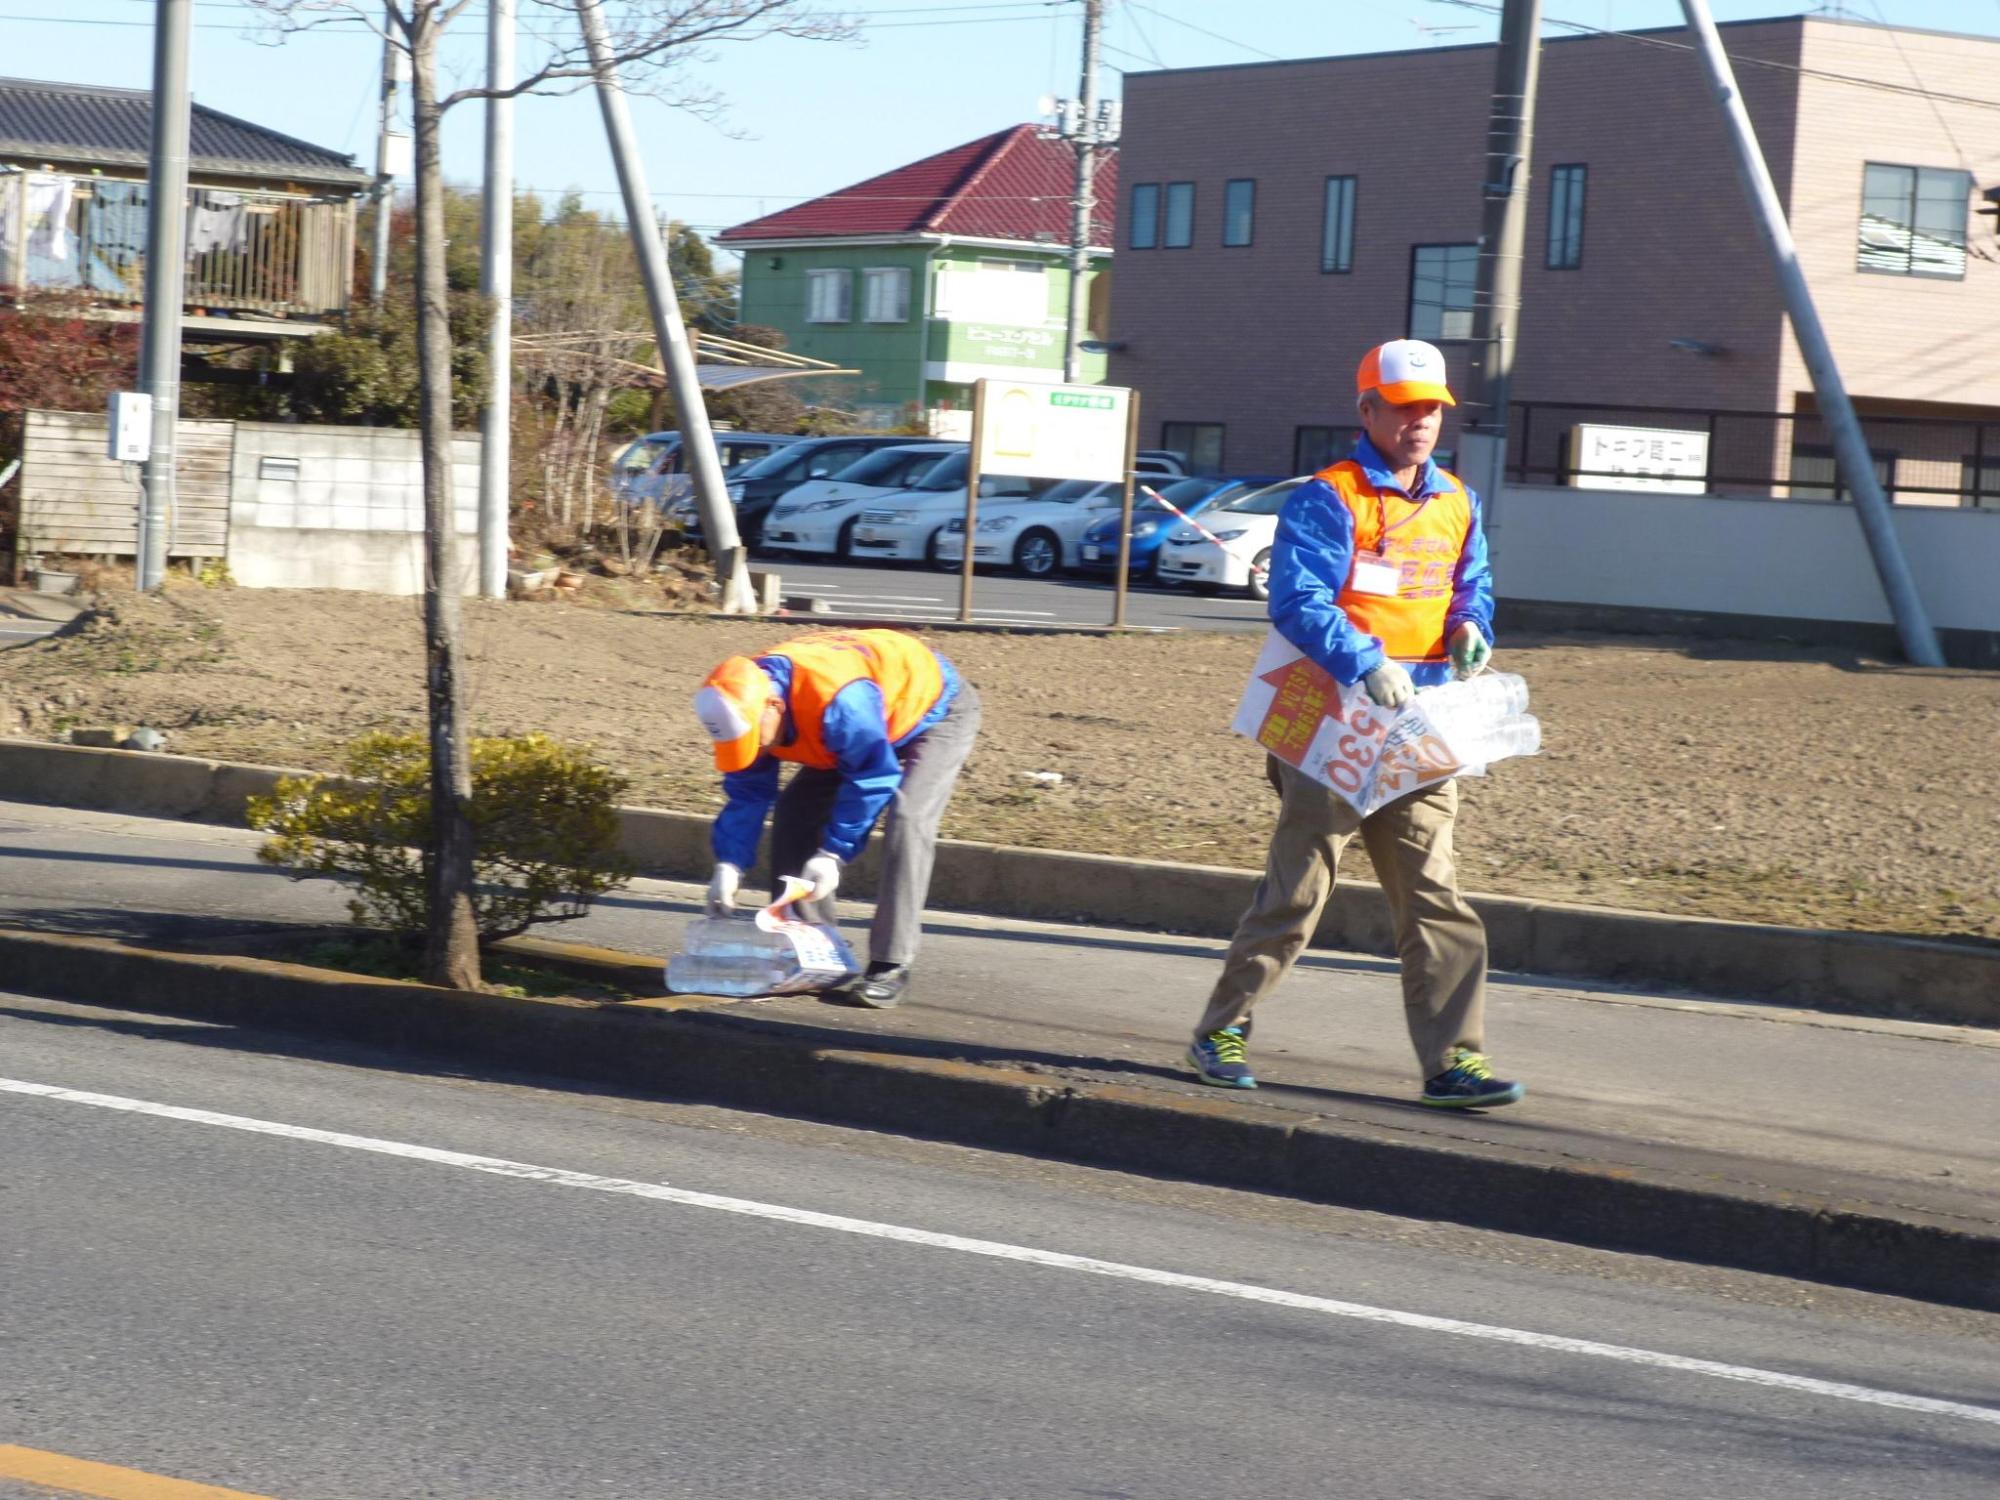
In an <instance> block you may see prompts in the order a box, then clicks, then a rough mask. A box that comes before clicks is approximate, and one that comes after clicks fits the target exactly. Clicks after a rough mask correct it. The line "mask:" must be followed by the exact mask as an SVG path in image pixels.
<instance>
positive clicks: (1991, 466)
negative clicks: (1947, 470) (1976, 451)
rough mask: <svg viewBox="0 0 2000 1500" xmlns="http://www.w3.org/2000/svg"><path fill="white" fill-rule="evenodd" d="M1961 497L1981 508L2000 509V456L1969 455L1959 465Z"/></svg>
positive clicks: (1969, 503)
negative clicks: (1980, 456)
mask: <svg viewBox="0 0 2000 1500" xmlns="http://www.w3.org/2000/svg"><path fill="white" fill-rule="evenodd" d="M1958 475H1959V478H1958V491H1959V498H1960V499H1961V500H1963V501H1964V502H1965V503H1966V504H1967V505H1971V506H1976V507H1978V508H1979V509H1981V510H2000V458H1976V457H1973V456H1972V455H1967V456H1966V457H1965V458H1963V459H1961V460H1960V461H1959V466H1958Z"/></svg>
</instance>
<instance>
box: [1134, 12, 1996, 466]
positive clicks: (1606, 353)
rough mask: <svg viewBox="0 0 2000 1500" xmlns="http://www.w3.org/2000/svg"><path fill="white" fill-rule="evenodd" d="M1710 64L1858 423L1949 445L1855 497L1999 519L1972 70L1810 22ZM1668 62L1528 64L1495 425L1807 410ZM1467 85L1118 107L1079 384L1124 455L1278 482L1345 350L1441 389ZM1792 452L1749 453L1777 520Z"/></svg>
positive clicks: (1680, 82)
mask: <svg viewBox="0 0 2000 1500" xmlns="http://www.w3.org/2000/svg"><path fill="white" fill-rule="evenodd" d="M1722 34H1723V39H1724V43H1725V46H1726V47H1727V49H1728V51H1729V53H1730V54H1731V56H1732V58H1733V59H1734V61H1735V67H1736V72H1737V77H1738V81H1739V82H1740V84H1741V86H1742V89H1743V93H1744V98H1745V102H1746V104H1747V106H1748V108H1749V111H1750V114H1751V117H1752V119H1753V121H1754V122H1755V124H1756V127H1757V132H1758V136H1759V138H1760V140H1761V141H1762V143H1763V147H1764V152H1765V155H1766V157H1767V159H1768V160H1769V163H1770V167H1771V172H1772V175H1773V177H1774V178H1775V180H1776V182H1777V186H1778V191H1779V194H1780V196H1781V198H1782V200H1783V201H1784V203H1785V206H1786V211H1787V214H1788V216H1789V218H1790V220H1791V224H1792V229H1793V233H1794V235H1795V237H1796V238H1797V241H1798V245H1799V255H1800V259H1801V261H1802V263H1803V265H1804V267H1805V270H1806V274H1807V277H1808V280H1809V282H1810V284H1811V286H1812V289H1813V293H1814V296H1815V299H1816V301H1817V303H1818V305H1819V309H1820V313H1821V316H1822V318H1823V319H1824V321H1825V322H1826V325H1827V329H1828V333H1829V336H1830V337H1831V339H1832V342H1833V347H1834V350H1835V352H1836V354H1837V355H1838V356H1839V359H1840V361H1841V365H1842V369H1843V372H1844V374H1845V376H1846V379H1847V381H1848V385H1849V389H1850V390H1851V392H1852V393H1853V395H1854V396H1855V398H1856V404H1857V406H1858V407H1859V408H1860V409H1861V410H1862V412H1863V413H1864V415H1872V416H1880V417H1887V416H1896V415H1901V416H1924V417H1937V418H1964V419H1966V421H1965V423H1964V432H1965V433H1966V434H1967V435H1966V436H1964V437H1954V438H1949V439H1946V440H1944V444H1943V449H1940V450H1939V451H1938V452H1937V453H1935V454H1931V455H1929V456H1927V457H1926V458H1925V460H1924V461H1923V462H1920V463H1912V462H1911V461H1910V459H1909V457H1908V455H1905V456H1904V457H1903V460H1902V472H1901V473H1900V475H1899V474H1898V473H1897V472H1896V470H1897V463H1898V457H1897V455H1896V454H1895V453H1894V452H1889V451H1884V452H1878V460H1877V461H1878V466H1886V467H1887V468H1888V470H1889V471H1890V472H1889V477H1890V479H1891V482H1892V486H1893V485H1894V484H1896V483H1902V484H1917V483H1920V482H1921V483H1926V484H1928V483H1929V482H1930V481H1931V480H1936V481H1937V483H1936V485H1935V486H1933V492H1932V493H1931V494H1930V495H1928V496H1927V497H1926V498H1927V499H1928V500H1929V502H1930V503H1933V504H1937V503H1942V504H1947V505H1951V504H1958V503H1961V498H1960V496H1959V495H1958V494H1957V493H1956V489H1955V487H1956V486H1958V485H1959V483H1960V475H1961V474H1962V473H1964V474H1971V475H1975V476H1984V475H1987V474H1988V472H1989V471H1990V474H1991V476H1993V477H1992V478H1988V479H1987V480H1986V482H1984V483H1980V482H1974V483H1972V485H1971V490H1970V493H1972V494H1975V495H1976V494H1977V492H1978V491H1979V490H1981V489H1990V490H2000V444H1995V443H1992V441H1991V439H1990V438H1989V437H1988V436H1985V434H1988V433H2000V427H1996V428H1990V429H1989V428H1986V427H1984V426H1982V425H1980V424H1981V423H1982V422H1985V421H1992V422H1995V423H2000V250H1996V244H1995V238H1994V227H1993V221H1992V220H1990V219H1988V218H1985V217H1981V216H1978V214H1977V212H1976V211H1977V209H1979V208H1980V207H1982V206H1983V200H1982V198H1981V193H1982V192H1983V190H1984V189H1985V188H1987V187H1989V186H1991V185H1993V184H1995V183H2000V110H1996V109H1995V107H1994V105H1995V102H1996V101H2000V41H1996V40H1995V39H1992V38H1982V37H1970V36H1955V35H1946V34H1942V33H1937V32H1925V31H1913V30H1890V29H1887V28H1883V27H1877V26H1867V25H1861V24H1857V23H1852V22H1846V21H1838V20H1832V19H1829V18H1825V17H1819V16H1794V17H1788V18H1784V19H1778V20H1769V21H1754V22H1740V23H1736V24H1732V25H1728V26H1725V27H1723V28H1722ZM1688 42H1689V37H1688V34H1687V33H1686V32H1685V31H1684V30H1681V29H1678V28H1677V29H1674V30H1667V31H1653V32H1640V33H1623V34H1615V35H1602V34H1599V35H1589V36H1580V37H1572V38H1560V39H1550V40H1548V41H1547V42H1546V43H1545V45H1544V48H1543V54H1542V71H1541V91H1540V104H1539V111H1538V118H1537V121H1536V127H1535V138H1534V158H1533V163H1532V183H1531V191H1530V199H1529V208H1528V235H1527V246H1526V260H1525V266H1524V270H1523V276H1522V304H1523V305H1522V316H1521V323H1520V344H1519V349H1518V357H1517V364H1516V377H1515V385H1514V392H1513V395H1514V399H1515V400H1516V401H1517V402H1522V403H1555V402H1575V403H1594V404H1597V405H1599V406H1603V407H1607V408H1609V407H1656V408H1686V409H1689V410H1691V411H1699V410H1725V411H1756V412H1788V413H1789V412H1797V413H1808V414H1809V413H1810V412H1811V411H1812V408H1813V401H1812V387H1811V381H1810V379H1809V378H1808V376H1807V374H1806V371H1805V368H1804V365H1803V362H1802V361H1801V359H1800V357H1799V354H1798V350H1797V347H1796V345H1795V343H1794V341H1793V339H1792V337H1791V334H1790V328H1789V324H1788V320H1787V319H1786V318H1785V316H1784V313H1783V310H1782V304H1781V300H1780V296H1779V291H1778V287H1777V284H1776V279H1775V278H1774V276H1773V275H1772V272H1771V270H1770V266H1769V262H1768V259H1767V256H1766V253H1765V251H1764V249H1763V247H1762V245H1761V244H1760V242H1759V239H1758V236H1757V233H1756V230H1755V227H1754V225H1753V223H1752V221H1751V218H1750V214H1749V210H1748V208H1747V206H1746V201H1745V197H1744V194H1743V191H1742V189H1741V187H1740V185H1739V184H1738V181H1737V178H1736V174H1735V171H1734V168H1733V164H1732V160H1731V157H1730V154H1729V151H1728V146H1727V141H1726V138H1725V135H1724V131H1723V126H1722V122H1721V119H1720V113H1719V110H1718V109H1717V107H1716V104H1715V102H1714V100H1713V97H1712V96H1711V94H1710V92H1709V90H1708V88H1707V85H1706V81H1705V77H1704V74H1703V72H1702V70H1701V67H1700V64H1699V61H1698V60H1697V58H1696V57H1695V56H1694V55H1693V54H1692V53H1691V52H1690V51H1689V50H1688ZM1493 68H1494V48H1493V47H1492V46H1469V47H1442V48H1431V49H1426V50H1421V51H1410V52H1395V53H1383V54H1375V55H1369V56H1356V57H1333V58H1316V59H1306V60H1301V61H1295V62H1272V63H1252V64H1246V65H1240V66H1227V67H1213V68H1192V69H1181V70H1173V71H1168V72H1156V73H1139V74H1133V75H1128V76H1127V79H1126V88H1125V129H1124V137H1123V141H1122V151H1123V158H1124V159H1123V162H1122V164H1121V167H1122V175H1123V178H1124V184H1123V188H1122V192H1121V196H1120V208H1119V224H1118V240H1117V246H1118V254H1119V273H1118V277H1117V288H1116V293H1115V295H1114V297H1113V299H1112V307H1111V339H1112V344H1113V354H1112V358H1111V367H1110V372H1109V375H1108V378H1109V379H1110V380H1111V381H1112V382H1113V383H1116V384H1126V385H1132V386H1136V387H1137V388H1138V389H1139V390H1140V392H1141V393H1142V396H1143V401H1144V407H1143V409H1144V411H1145V414H1146V417H1147V424H1146V425H1147V428H1148V431H1147V434H1146V437H1147V441H1148V442H1153V441H1158V442H1160V443H1162V444H1163V445H1165V446H1169V447H1176V448H1182V449H1186V450H1189V451H1191V452H1193V453H1194V454H1195V455H1196V457H1197V458H1198V459H1199V460H1201V461H1202V462H1203V463H1204V464H1205V465H1206V466H1208V467H1214V468H1224V469H1229V470H1243V471H1255V470H1269V469H1272V468H1291V469H1294V470H1304V469H1309V468H1312V467H1316V466H1317V465H1318V464H1319V463H1322V462H1324V461H1326V455H1327V454H1328V453H1330V452H1332V451H1334V448H1335V445H1337V444H1341V443H1344V441H1345V438H1346V436H1347V434H1348V433H1349V431H1351V414H1352V404H1351V403H1352V385H1351V383H1350V382H1351V380H1352V371H1353V368H1354V365H1355V361H1356V360H1357V358H1358V357H1359V355H1360V353H1361V351H1362V350H1363V349H1365V348H1366V347H1368V346H1369V345H1370V344H1373V343H1375V342H1378V341H1380V340H1383V339H1388V338H1396V337H1401V336H1404V335H1414V336H1417V337H1424V338H1430V339H1432V340H1434V341H1436V342H1439V343H1440V344H1442V346H1443V347H1444V348H1445V350H1446V353H1447V357H1448V359H1449V361H1450V363H1451V364H1452V366H1453V373H1454V375H1457V376H1460V377H1462V376H1463V374H1464V372H1465V367H1466V346H1465V344H1464V343H1463V342H1462V339H1463V337H1464V335H1465V334H1467V333H1469V331H1470V327H1471V313H1470V309H1471V306H1472V281H1473V274H1474V268H1475V265H1476V250H1475V244H1474V242H1475V241H1476V239H1477V237H1478V231H1479V218H1480V191H1479V184H1480V179H1481V169H1482V166H1483V153H1484V149H1485V130H1486V113H1487V105H1488V98H1489V94H1490V90H1491V87H1492V79H1493ZM1926 94H1928V95H1929V97H1928V98H1926V97H1925V95H1926ZM1120 346H1122V347H1120ZM1817 428H1818V424H1817V423H1816V422H1813V421H1811V419H1810V417H1809V416H1804V417H1801V418H1799V419H1798V420H1797V421H1795V422H1785V423H1770V422H1766V423H1765V424H1764V428H1763V437H1762V439H1761V441H1762V442H1763V443H1764V445H1765V448H1766V455H1765V457H1766V459H1767V460H1768V459H1769V458H1770V453H1769V449H1770V448H1771V446H1772V445H1773V444H1774V443H1775V444H1777V445H1778V446H1779V447H1780V448H1781V449H1782V450H1783V451H1782V452H1781V453H1780V455H1779V457H1778V460H1777V472H1778V474H1779V477H1780V478H1785V477H1790V478H1792V479H1793V480H1794V481H1795V484H1794V488H1793V491H1792V493H1793V494H1794V495H1795V496H1796V497H1803V496H1805V495H1806V494H1808V493H1809V489H1808V486H1807V485H1806V484H1804V483H1803V482H1802V481H1804V480H1805V479H1806V478H1807V473H1806V470H1807V467H1808V466H1809V465H1811V466H1813V467H1814V474H1815V476H1817V475H1819V474H1820V473H1821V472H1823V473H1824V474H1825V475H1827V476H1830V474H1831V464H1830V460H1829V459H1827V458H1826V457H1825V456H1824V453H1823V443H1824V434H1823V433H1820V432H1818V431H1817ZM1809 429H1810V430H1809ZM1895 430H1897V429H1895V428H1894V426H1893V424H1889V425H1885V426H1883V427H1880V428H1878V427H1876V426H1875V425H1873V424H1872V423H1871V432H1870V441H1871V444H1875V443H1878V433H1880V432H1885V431H1886V432H1891V433H1893V432H1894V431H1895ZM1912 430H1914V429H1912ZM1924 430H1925V431H1927V432H1936V431H1941V430H1942V429H1941V428H1939V427H1935V426H1930V427H1926V428H1925V429H1924ZM1954 430H1956V429H1954ZM1516 438H1517V442H1518V440H1519V433H1518V424H1517V433H1516ZM1449 441H1450V438H1449V435H1448V436H1447V442H1449ZM1755 441H1757V440H1755V439H1752V440H1751V443H1752V446H1754V445H1755ZM1895 441H1896V440H1895V439H1894V438H1893V437H1889V438H1881V439H1879V442H1881V443H1885V444H1888V445H1889V446H1890V447H1891V448H1893V446H1894V444H1895ZM1944 449H1949V450H1950V451H1949V452H1945V451H1944ZM1960 449H1963V450H1965V451H1963V452H1960V451H1959V450H1960ZM1787 469H1789V474H1787V473H1786V472H1785V471H1786V470H1787ZM1820 493H1821V494H1825V493H1827V491H1825V490H1821V491H1820ZM1898 498H1899V499H1908V498H1915V497H1913V496H1906V495H1899V496H1898ZM1987 503H1989V504H1990V503H1993V499H1992V498H1989V499H1988V501H1987Z"/></svg>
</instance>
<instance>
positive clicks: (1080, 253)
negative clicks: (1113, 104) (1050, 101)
mask: <svg viewBox="0 0 2000 1500" xmlns="http://www.w3.org/2000/svg"><path fill="white" fill-rule="evenodd" d="M1103 32H1104V0H1084V4H1083V81H1082V83H1081V84H1080V85H1079V87H1078V91H1077V92H1078V97H1079V111H1080V113H1079V117H1078V121H1077V133H1076V136H1075V139H1074V141H1073V142H1072V144H1074V145H1075V147H1076V194H1075V196H1074V197H1073V198H1072V199H1071V203H1070V206H1071V210H1072V213H1071V219H1070V246H1069V317H1068V320H1067V323H1066V326H1065V329H1064V333H1063V379H1064V381H1066V382H1073V381H1075V380H1078V379H1080V378H1081V374H1080V372H1081V371H1082V368H1083V351H1082V350H1080V349H1079V348H1077V342H1078V340H1079V339H1081V338H1082V336H1083V328H1084V321H1085V318H1086V316H1087V314H1086V311H1085V309H1086V308H1087V307H1088V306H1089V301H1088V297H1087V295H1086V288H1085V285H1084V283H1085V280H1086V278H1087V277H1088V276H1089V273H1090V238H1091V229H1092V221H1093V220H1094V219H1095V218H1096V215H1097V196H1096V191H1095V187H1096V181H1097V133H1098V126H1097V50H1098V46H1099V43H1100V41H1101V39H1102V36H1103Z"/></svg>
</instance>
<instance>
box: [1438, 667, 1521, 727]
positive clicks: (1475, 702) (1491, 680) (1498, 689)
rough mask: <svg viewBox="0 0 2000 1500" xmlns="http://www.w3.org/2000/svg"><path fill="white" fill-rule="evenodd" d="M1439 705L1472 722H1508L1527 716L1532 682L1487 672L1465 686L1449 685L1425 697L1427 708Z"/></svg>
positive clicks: (1462, 683)
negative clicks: (1499, 720) (1508, 719)
mask: <svg viewBox="0 0 2000 1500" xmlns="http://www.w3.org/2000/svg"><path fill="white" fill-rule="evenodd" d="M1433 703H1437V704H1439V705H1440V706H1441V707H1443V708H1444V709H1445V711H1446V712H1449V713H1457V714H1464V715H1466V716H1467V717H1468V718H1481V719H1489V720H1495V719H1504V718H1507V717H1509V716H1511V715H1514V714H1519V713H1525V712H1526V711H1527V707H1528V679H1527V678H1525V677H1522V676H1520V675H1518V674H1517V673H1513V672H1485V673H1482V674H1480V675H1479V676H1477V677H1473V678H1469V679H1467V680H1466V681H1464V682H1447V683H1445V684H1444V685H1442V686H1441V687H1434V688H1429V689H1427V690H1426V691H1425V693H1424V707H1425V708H1427V709H1428V708H1430V706H1431V705H1432V704H1433Z"/></svg>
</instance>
